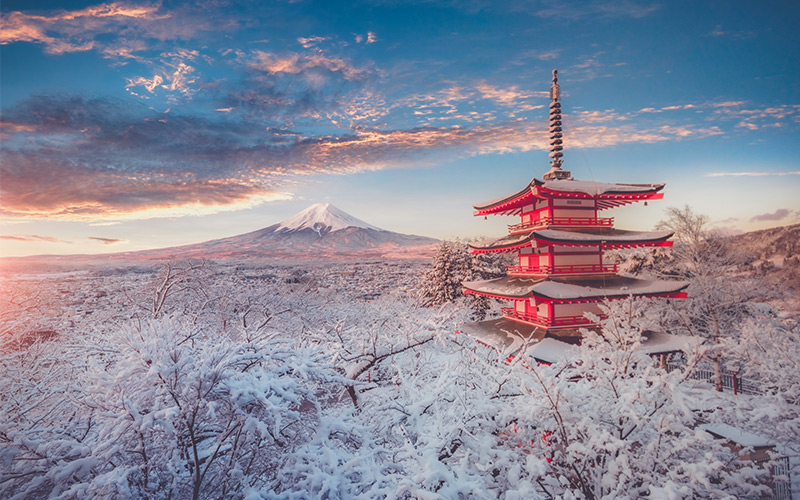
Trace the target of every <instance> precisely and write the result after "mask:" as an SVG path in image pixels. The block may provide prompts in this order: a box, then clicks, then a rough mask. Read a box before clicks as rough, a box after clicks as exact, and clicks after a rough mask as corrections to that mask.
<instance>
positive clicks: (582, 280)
mask: <svg viewBox="0 0 800 500" xmlns="http://www.w3.org/2000/svg"><path fill="white" fill-rule="evenodd" d="M463 286H464V289H465V291H466V293H474V294H477V295H485V296H488V297H496V298H503V299H511V300H521V299H528V298H531V297H535V298H537V299H540V300H541V301H543V302H555V303H569V302H588V301H594V300H598V299H599V300H602V299H615V298H624V297H629V296H634V297H641V296H644V297H647V296H658V295H672V294H677V293H679V292H681V291H682V290H683V289H685V288H686V287H688V286H689V282H688V281H665V280H644V279H638V278H627V277H623V276H612V277H573V278H537V277H527V276H503V277H502V278H495V279H491V280H483V281H466V282H464V283H463Z"/></svg>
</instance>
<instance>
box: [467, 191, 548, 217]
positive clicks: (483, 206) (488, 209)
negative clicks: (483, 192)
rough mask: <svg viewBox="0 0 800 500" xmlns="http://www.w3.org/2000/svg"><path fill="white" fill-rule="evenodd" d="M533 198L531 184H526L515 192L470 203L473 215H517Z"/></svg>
mask: <svg viewBox="0 0 800 500" xmlns="http://www.w3.org/2000/svg"><path fill="white" fill-rule="evenodd" d="M534 199H535V196H534V195H533V192H532V191H531V184H528V185H527V186H525V189H523V190H522V191H519V192H517V193H514V194H510V195H508V196H505V197H503V198H498V199H496V200H490V201H485V202H483V203H476V204H475V205H472V208H474V209H475V211H474V212H473V215H476V216H479V215H519V214H520V213H521V212H522V207H523V206H524V205H528V204H530V203H532V202H533V200H534Z"/></svg>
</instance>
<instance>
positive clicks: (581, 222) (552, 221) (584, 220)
mask: <svg viewBox="0 0 800 500" xmlns="http://www.w3.org/2000/svg"><path fill="white" fill-rule="evenodd" d="M613 225H614V218H613V217H542V218H541V219H538V220H534V221H529V222H522V223H520V224H511V225H509V226H508V231H509V232H510V233H512V234H513V233H521V232H523V231H527V230H529V229H534V228H537V227H544V226H609V227H611V226H613Z"/></svg>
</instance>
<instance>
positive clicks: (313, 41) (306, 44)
mask: <svg viewBox="0 0 800 500" xmlns="http://www.w3.org/2000/svg"><path fill="white" fill-rule="evenodd" d="M327 39H328V38H327V37H324V36H310V37H308V38H303V37H300V38H298V39H297V43H299V44H300V45H302V46H303V48H304V49H310V48H312V47H315V46H317V45H319V44H320V43H322V42H324V41H325V40H327Z"/></svg>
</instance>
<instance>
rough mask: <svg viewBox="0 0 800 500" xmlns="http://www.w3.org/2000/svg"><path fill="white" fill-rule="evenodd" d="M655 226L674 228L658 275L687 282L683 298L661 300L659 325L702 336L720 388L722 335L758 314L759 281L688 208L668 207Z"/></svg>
mask: <svg viewBox="0 0 800 500" xmlns="http://www.w3.org/2000/svg"><path fill="white" fill-rule="evenodd" d="M667 214H668V216H669V217H668V218H667V219H666V220H665V221H662V222H661V223H660V224H659V227H660V228H663V229H669V230H672V231H674V232H675V235H674V236H673V239H674V240H675V245H674V247H673V251H672V257H671V259H669V260H667V261H666V262H662V263H661V268H660V269H659V270H660V272H661V274H662V275H666V276H669V277H681V278H684V279H688V280H689V282H690V285H689V288H688V289H687V292H688V294H689V297H688V299H685V300H674V301H667V302H666V303H664V307H663V310H662V311H663V314H662V316H661V317H662V326H663V327H664V329H666V330H667V331H670V332H672V333H678V334H689V335H694V336H697V337H700V338H702V339H703V342H704V347H705V349H706V351H705V357H706V359H708V360H709V361H710V362H711V364H712V366H713V368H714V372H715V377H714V380H715V388H716V390H717V391H722V370H723V368H724V363H725V359H726V358H727V357H728V355H729V353H728V349H727V348H726V345H728V344H727V343H726V339H736V338H738V337H739V335H740V334H741V325H742V324H743V323H744V321H745V320H746V319H747V318H751V317H753V316H754V315H757V314H758V311H759V310H760V309H761V306H760V305H759V304H753V303H751V301H753V300H755V299H760V298H762V297H763V296H764V294H765V293H766V290H765V288H764V286H763V282H762V281H760V280H758V279H753V278H752V277H750V276H747V275H744V274H742V273H741V272H740V271H739V269H738V264H739V263H740V262H741V258H740V256H739V255H738V254H737V253H736V252H735V248H734V247H733V246H732V245H731V243H730V240H729V239H727V238H725V237H722V236H720V235H718V234H715V233H714V232H712V231H709V230H707V228H706V225H707V222H708V217H706V216H704V215H698V214H695V213H694V212H693V211H692V210H691V209H690V208H689V207H684V208H683V209H676V208H670V209H668V210H667Z"/></svg>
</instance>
